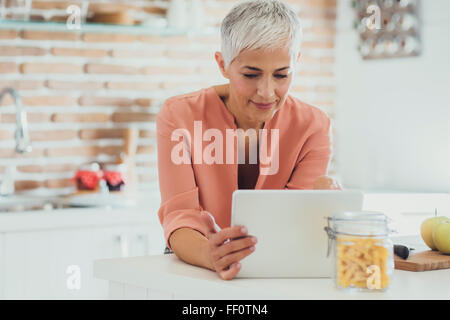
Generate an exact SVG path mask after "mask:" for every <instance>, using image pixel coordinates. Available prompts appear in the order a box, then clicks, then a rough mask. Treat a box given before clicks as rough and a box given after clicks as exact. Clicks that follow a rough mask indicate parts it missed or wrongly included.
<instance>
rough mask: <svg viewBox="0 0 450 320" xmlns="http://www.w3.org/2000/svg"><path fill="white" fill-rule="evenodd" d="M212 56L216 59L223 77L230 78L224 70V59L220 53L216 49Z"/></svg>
mask: <svg viewBox="0 0 450 320" xmlns="http://www.w3.org/2000/svg"><path fill="white" fill-rule="evenodd" d="M214 58H215V59H216V62H217V65H218V66H219V69H220V73H222V75H223V76H224V77H225V78H227V79H230V77H229V75H228V72H227V71H226V70H225V60H224V59H223V56H222V53H221V52H219V51H216V53H214Z"/></svg>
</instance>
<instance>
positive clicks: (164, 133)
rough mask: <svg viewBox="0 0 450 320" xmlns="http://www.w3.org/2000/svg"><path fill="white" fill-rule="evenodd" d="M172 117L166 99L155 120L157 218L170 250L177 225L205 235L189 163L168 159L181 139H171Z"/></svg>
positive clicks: (188, 151) (188, 150)
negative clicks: (158, 196) (158, 205)
mask: <svg viewBox="0 0 450 320" xmlns="http://www.w3.org/2000/svg"><path fill="white" fill-rule="evenodd" d="M172 119H174V118H173V117H172V116H171V112H170V105H169V102H167V101H166V102H165V103H164V105H163V106H162V107H161V109H160V111H159V113H158V116H157V119H156V128H157V129H156V131H157V146H158V147H157V149H158V152H157V153H158V179H159V188H160V193H161V206H160V208H159V210H158V217H159V221H160V222H161V225H162V227H163V230H164V237H165V240H166V245H167V246H168V247H169V248H170V249H172V248H171V246H170V243H169V238H170V236H171V234H172V233H173V232H174V231H175V230H177V229H179V228H183V227H188V228H192V229H194V230H197V231H198V232H200V233H202V234H203V235H204V236H206V234H207V230H206V226H204V224H203V223H202V220H201V218H200V212H201V211H202V210H203V209H202V207H201V205H200V202H199V193H198V187H197V185H196V182H195V176H194V171H193V168H192V164H191V163H181V164H176V163H175V162H174V161H172V158H171V154H172V150H173V148H174V147H175V146H176V145H178V144H180V143H182V140H181V139H180V140H175V141H172V132H173V131H174V130H175V129H176V128H177V126H176V125H175V124H174V122H173V121H172ZM183 146H184V148H185V150H184V151H185V152H187V153H188V154H190V147H189V146H188V145H187V144H183ZM189 159H191V157H190V156H189ZM190 162H191V161H190Z"/></svg>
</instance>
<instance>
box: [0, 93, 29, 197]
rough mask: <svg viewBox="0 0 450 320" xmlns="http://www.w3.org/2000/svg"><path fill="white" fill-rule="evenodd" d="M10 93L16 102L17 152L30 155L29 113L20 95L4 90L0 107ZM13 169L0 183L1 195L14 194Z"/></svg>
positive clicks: (6, 172) (8, 171) (7, 171)
mask: <svg viewBox="0 0 450 320" xmlns="http://www.w3.org/2000/svg"><path fill="white" fill-rule="evenodd" d="M7 93H9V94H10V95H11V96H12V97H13V100H14V106H15V108H16V133H15V139H16V152H18V153H22V154H23V153H28V152H31V150H32V147H31V144H30V136H29V133H28V122H27V113H26V111H25V110H24V109H23V106H22V99H21V98H20V96H19V94H18V93H17V91H16V90H14V89H13V88H4V89H3V90H1V91H0V105H1V102H2V99H3V97H4V96H5V94H7ZM11 169H15V167H11V166H10V167H8V168H7V170H6V171H5V175H4V176H5V177H4V179H3V180H2V181H1V183H0V195H2V196H5V195H10V194H12V193H14V177H13V174H12V173H11V172H13V171H12V170H11Z"/></svg>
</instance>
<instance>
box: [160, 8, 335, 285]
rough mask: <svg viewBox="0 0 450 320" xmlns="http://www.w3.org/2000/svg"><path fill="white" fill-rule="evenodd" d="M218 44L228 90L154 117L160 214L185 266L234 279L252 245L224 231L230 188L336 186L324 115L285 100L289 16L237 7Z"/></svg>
mask: <svg viewBox="0 0 450 320" xmlns="http://www.w3.org/2000/svg"><path fill="white" fill-rule="evenodd" d="M221 37H222V39H221V41H222V43H221V44H222V47H221V50H222V51H221V52H216V53H215V59H216V61H217V64H218V66H219V69H220V71H221V73H222V75H223V76H224V77H225V78H226V79H228V80H229V83H228V84H225V85H220V86H212V87H209V88H206V89H203V90H200V91H197V92H193V93H189V94H184V95H179V96H176V97H172V98H169V99H168V100H166V101H165V103H164V105H163V106H162V108H161V110H160V112H159V114H158V117H157V135H158V170H159V182H160V191H161V207H160V209H159V212H158V215H159V219H160V222H161V224H162V226H163V229H164V234H165V239H166V244H167V246H168V247H169V248H170V249H172V250H173V251H174V253H175V254H176V255H177V256H178V257H179V258H180V259H181V260H183V261H185V262H187V263H190V264H193V265H197V266H201V267H204V268H208V269H211V270H213V271H216V272H217V273H218V275H219V276H220V277H221V278H222V279H232V278H234V277H235V276H236V274H237V273H238V272H239V268H240V264H239V261H241V260H242V259H244V258H245V257H246V256H248V255H249V254H251V253H252V252H253V251H254V250H255V244H256V242H257V239H256V238H255V237H252V236H248V234H247V230H246V228H245V226H233V227H230V221H231V199H232V194H233V191H234V190H236V189H313V188H320V189H338V188H339V185H338V184H336V183H335V182H334V181H333V180H332V179H330V178H327V177H326V176H324V175H325V174H326V172H327V167H328V163H329V159H330V154H331V150H330V138H329V131H330V120H329V118H328V117H327V116H326V114H325V113H324V112H322V111H321V110H319V109H318V108H315V107H312V106H310V105H308V104H306V103H304V102H302V101H300V100H299V99H296V98H293V97H292V96H290V95H289V94H288V92H289V88H290V86H291V83H292V79H293V77H294V74H295V67H296V64H297V62H298V61H299V59H300V42H301V27H300V21H299V19H298V17H297V15H296V14H295V12H294V11H292V9H290V8H289V7H288V6H287V5H285V4H283V3H281V2H279V1H276V0H253V1H248V2H244V3H240V4H238V5H237V6H235V7H234V8H233V9H232V10H231V11H230V12H229V13H228V15H227V16H226V17H225V19H224V20H223V23H222V26H221ZM239 129H240V130H239ZM205 130H206V131H205ZM233 130H234V133H236V135H235V136H232V137H233V140H232V142H231V143H230V141H229V139H228V138H229V137H230V135H228V134H229V133H230V131H233ZM264 131H265V132H264ZM267 131H270V134H269V135H268V134H267ZM203 132H205V134H203V135H202V133H203ZM249 132H250V133H253V135H251V134H248V135H246V134H247V133H249ZM232 133H233V132H232ZM255 133H257V134H255ZM263 133H265V134H263ZM272 133H274V134H272ZM199 135H200V139H199ZM192 137H194V139H193V138H192ZM213 137H214V139H213ZM224 137H225V138H224ZM234 137H237V138H238V139H237V140H238V143H236V140H235V139H234ZM255 137H256V139H253V138H255ZM212 140H214V141H213V142H211V143H210V144H209V145H206V144H207V143H208V142H210V141H212ZM180 141H181V142H180ZM255 141H256V145H257V148H256V150H258V151H257V153H258V154H257V157H256V158H257V159H256V161H255V148H254V147H255ZM205 145H206V146H205ZM212 149H214V152H211V150H212ZM263 149H264V150H266V151H267V150H270V151H269V152H267V159H269V161H266V160H267V159H266V157H265V156H264V154H263V153H262V152H261V150H263ZM236 150H237V151H238V152H234V151H236ZM236 154H237V155H238V157H239V159H240V160H242V159H243V158H244V157H245V163H243V161H236V157H235V155H236ZM241 156H242V158H241ZM251 158H253V161H249V159H251ZM263 158H264V163H262V162H263ZM224 159H226V160H227V161H225V160H224ZM230 159H231V160H234V161H228V160H230ZM276 161H279V164H278V165H273V163H274V162H276ZM269 163H270V165H271V166H270V167H269V168H267V166H264V165H267V164H269ZM266 169H269V170H266ZM255 205H256V204H255ZM274 214H276V213H274ZM216 222H217V224H216ZM221 228H222V229H221Z"/></svg>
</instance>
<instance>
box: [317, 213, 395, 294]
mask: <svg viewBox="0 0 450 320" xmlns="http://www.w3.org/2000/svg"><path fill="white" fill-rule="evenodd" d="M389 221H390V219H389V218H388V217H387V216H386V215H385V214H383V213H380V212H372V211H358V212H348V211H347V212H337V213H335V214H333V217H328V226H327V227H325V231H326V232H327V233H328V238H329V241H328V254H329V252H330V250H332V252H333V258H332V262H333V280H334V283H335V286H336V287H337V288H338V289H343V290H351V291H353V290H355V291H385V290H387V289H388V287H389V285H390V284H391V282H392V275H393V271H394V246H393V244H392V241H391V240H390V238H389V234H390V233H391V230H390V229H389V227H388V223H389ZM330 223H331V226H330Z"/></svg>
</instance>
